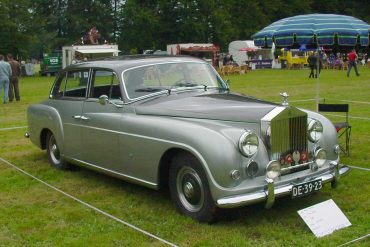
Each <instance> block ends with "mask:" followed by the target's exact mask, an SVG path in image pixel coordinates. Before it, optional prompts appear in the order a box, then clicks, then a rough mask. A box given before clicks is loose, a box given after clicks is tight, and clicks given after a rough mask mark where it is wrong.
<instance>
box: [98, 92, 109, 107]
mask: <svg viewBox="0 0 370 247" xmlns="http://www.w3.org/2000/svg"><path fill="white" fill-rule="evenodd" d="M108 101H109V100H108V96H107V95H104V94H103V95H102V96H100V97H99V104H101V105H106V104H107V102H108Z"/></svg>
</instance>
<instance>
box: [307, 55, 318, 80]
mask: <svg viewBox="0 0 370 247" xmlns="http://www.w3.org/2000/svg"><path fill="white" fill-rule="evenodd" d="M307 62H308V66H309V67H310V71H311V72H310V75H309V76H308V78H311V77H312V78H314V77H315V73H314V70H315V66H316V57H315V54H314V53H313V52H312V53H311V54H310V56H309V57H308V59H307Z"/></svg>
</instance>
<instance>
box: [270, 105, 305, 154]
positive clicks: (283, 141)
mask: <svg viewBox="0 0 370 247" xmlns="http://www.w3.org/2000/svg"><path fill="white" fill-rule="evenodd" d="M299 113H302V112H299ZM284 115H285V114H280V115H278V116H277V117H276V118H274V119H272V120H271V123H270V127H271V137H270V138H271V153H272V154H276V153H280V154H281V153H286V152H292V151H299V152H301V151H307V115H306V114H299V115H298V116H297V115H296V114H290V115H291V116H289V115H288V116H284ZM292 115H293V116H292Z"/></svg>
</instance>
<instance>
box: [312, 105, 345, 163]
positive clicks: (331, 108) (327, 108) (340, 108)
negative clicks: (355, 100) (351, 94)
mask: <svg viewBox="0 0 370 247" xmlns="http://www.w3.org/2000/svg"><path fill="white" fill-rule="evenodd" d="M348 111H349V107H348V104H319V112H344V113H346V121H345V122H338V123H334V126H335V128H336V130H337V133H338V138H340V137H342V136H343V137H344V138H345V144H344V145H340V149H341V150H342V152H343V153H344V154H345V155H347V156H349V141H350V138H351V129H352V128H351V125H349V122H348Z"/></svg>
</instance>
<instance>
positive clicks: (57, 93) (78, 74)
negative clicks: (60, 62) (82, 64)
mask: <svg viewBox="0 0 370 247" xmlns="http://www.w3.org/2000/svg"><path fill="white" fill-rule="evenodd" d="M88 80H89V70H88V69H84V70H75V71H68V72H64V73H63V74H61V75H60V76H59V77H58V79H57V81H56V82H55V84H54V87H53V91H52V98H65V97H67V98H85V97H86V88H87V82H88Z"/></svg>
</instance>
